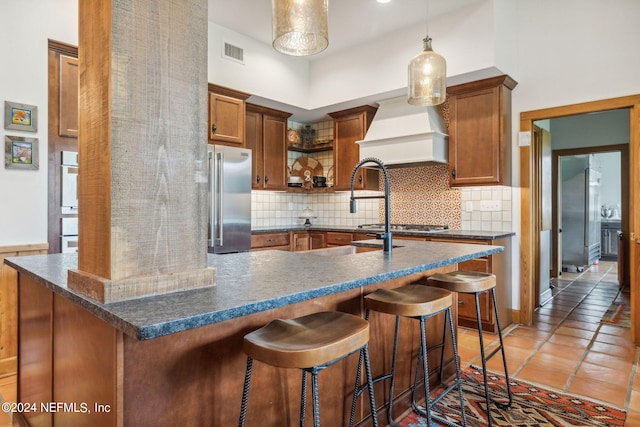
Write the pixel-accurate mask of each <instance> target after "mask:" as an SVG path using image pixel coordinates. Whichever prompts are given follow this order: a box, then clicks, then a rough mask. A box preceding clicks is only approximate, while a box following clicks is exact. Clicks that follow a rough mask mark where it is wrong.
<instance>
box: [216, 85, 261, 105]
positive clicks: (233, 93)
mask: <svg viewBox="0 0 640 427" xmlns="http://www.w3.org/2000/svg"><path fill="white" fill-rule="evenodd" d="M208 88H209V92H215V93H217V94H219V95H225V96H230V97H232V98H237V99H242V100H243V101H246V100H247V99H248V98H249V97H250V96H251V94H250V93H246V92H241V91H239V90H235V89H231V88H228V87H224V86H218V85H216V84H213V83H209V86H208Z"/></svg>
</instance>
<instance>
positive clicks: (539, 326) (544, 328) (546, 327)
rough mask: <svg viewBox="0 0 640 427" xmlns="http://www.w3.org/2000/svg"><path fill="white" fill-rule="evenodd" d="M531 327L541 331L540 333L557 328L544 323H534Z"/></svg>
mask: <svg viewBox="0 0 640 427" xmlns="http://www.w3.org/2000/svg"><path fill="white" fill-rule="evenodd" d="M533 327H534V328H536V329H538V330H541V331H553V330H554V329H556V328H557V326H556V325H552V324H550V323H544V322H537V321H536V322H534V324H533Z"/></svg>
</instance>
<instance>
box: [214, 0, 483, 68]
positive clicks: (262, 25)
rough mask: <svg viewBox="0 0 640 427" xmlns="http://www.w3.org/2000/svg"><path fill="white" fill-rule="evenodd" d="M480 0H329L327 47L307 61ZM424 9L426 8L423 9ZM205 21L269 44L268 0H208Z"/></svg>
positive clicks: (269, 16)
mask: <svg viewBox="0 0 640 427" xmlns="http://www.w3.org/2000/svg"><path fill="white" fill-rule="evenodd" d="M478 1H480V0H391V1H390V2H389V3H385V4H382V3H378V2H377V1H376V0H330V1H329V47H328V48H327V49H326V50H325V51H324V52H322V53H319V54H317V55H313V56H310V57H308V59H309V60H313V59H314V58H318V57H320V56H322V55H327V54H330V53H332V52H337V51H339V50H343V49H346V48H349V47H353V46H356V45H358V44H361V43H364V42H367V41H369V40H374V39H377V38H380V37H382V36H384V35H386V34H390V33H393V32H394V31H397V30H398V29H400V28H403V27H408V26H412V25H416V24H419V23H421V22H422V23H424V25H425V31H426V28H427V13H428V16H429V20H431V19H434V18H435V17H437V16H438V15H440V14H443V13H447V12H449V11H451V10H455V9H457V8H459V7H462V6H466V5H468V4H470V3H475V2H478ZM427 8H428V11H427ZM209 21H211V22H214V23H216V24H218V25H221V26H223V27H226V28H229V29H231V30H233V31H236V32H238V33H241V34H244V35H247V36H249V37H252V38H254V39H256V40H259V41H262V42H264V43H266V44H271V0H209Z"/></svg>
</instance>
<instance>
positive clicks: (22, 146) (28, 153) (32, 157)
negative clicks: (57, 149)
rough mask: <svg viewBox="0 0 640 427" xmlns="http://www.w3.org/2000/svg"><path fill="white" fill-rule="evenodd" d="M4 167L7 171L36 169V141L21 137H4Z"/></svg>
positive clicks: (37, 165)
mask: <svg viewBox="0 0 640 427" xmlns="http://www.w3.org/2000/svg"><path fill="white" fill-rule="evenodd" d="M4 167H5V168H7V169H38V168H39V167H40V162H39V160H38V139H37V138H23V137H21V136H9V135H5V137H4Z"/></svg>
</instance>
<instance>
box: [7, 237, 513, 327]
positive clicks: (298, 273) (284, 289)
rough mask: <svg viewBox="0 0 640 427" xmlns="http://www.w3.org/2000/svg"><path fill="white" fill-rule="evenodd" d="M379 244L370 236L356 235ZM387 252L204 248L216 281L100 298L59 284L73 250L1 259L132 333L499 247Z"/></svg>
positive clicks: (202, 320) (265, 306) (318, 293)
mask: <svg viewBox="0 0 640 427" xmlns="http://www.w3.org/2000/svg"><path fill="white" fill-rule="evenodd" d="M358 243H359V244H361V245H363V246H371V245H378V246H379V245H380V241H378V240H364V241H362V242H358ZM396 244H397V245H401V247H395V248H394V249H393V252H392V253H391V254H386V253H384V252H382V251H371V252H363V253H356V254H350V255H341V256H321V255H318V254H314V253H313V251H311V252H307V253H297V252H285V251H276V250H267V251H255V252H244V253H237V254H226V255H212V254H209V255H208V264H209V265H210V266H213V267H216V268H217V280H216V286H214V287H211V288H207V289H197V290H192V291H185V292H176V293H172V294H166V295H160V296H154V297H148V298H140V299H135V300H129V301H125V302H118V303H111V304H100V303H97V302H95V301H93V300H91V299H88V298H87V297H85V296H82V295H80V294H77V293H75V292H74V291H72V290H69V289H68V288H67V270H69V269H75V268H76V267H77V254H53V255H35V256H24V257H11V258H6V259H5V263H6V264H8V265H9V266H11V267H13V268H15V269H17V270H18V271H19V272H20V273H21V274H26V275H28V276H29V277H31V278H32V279H33V280H35V281H36V282H38V283H40V284H42V285H43V286H45V287H46V288H48V289H50V290H52V291H53V292H55V293H56V294H59V295H61V296H63V297H64V298H67V299H68V300H70V301H72V302H74V303H76V304H79V305H80V306H82V307H84V308H85V309H86V310H88V311H90V312H91V313H93V314H94V315H95V316H97V317H99V318H101V319H103V320H104V321H106V322H107V323H109V324H111V325H112V326H114V327H115V328H117V329H119V330H121V331H123V332H124V333H125V334H127V335H130V336H132V337H134V338H136V339H138V340H146V339H152V338H157V337H160V336H164V335H169V334H172V333H176V332H180V331H184V330H188V329H192V328H197V327H200V326H204V325H209V324H213V323H217V322H222V321H225V320H229V319H233V318H237V317H241V316H246V315H249V314H252V313H257V312H260V311H264V310H269V309H273V308H277V307H282V306H285V305H289V304H293V303H297V302H301V301H306V300H310V299H313V298H318V297H322V296H325V295H330V294H335V293H338V292H342V291H346V290H349V289H355V288H358V287H362V286H366V285H369V284H372V283H377V282H382V281H386V280H391V279H395V278H398V277H403V276H407V275H410V274H413V273H417V272H421V271H426V270H430V269H433V268H436V267H441V266H445V265H450V264H453V263H457V262H461V261H465V260H469V259H473V258H477V257H481V256H486V255H491V254H495V253H499V252H502V251H503V250H504V248H503V247H502V246H491V245H474V244H462V243H444V242H421V241H410V240H403V241H401V242H400V241H398V242H397V243H396Z"/></svg>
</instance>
